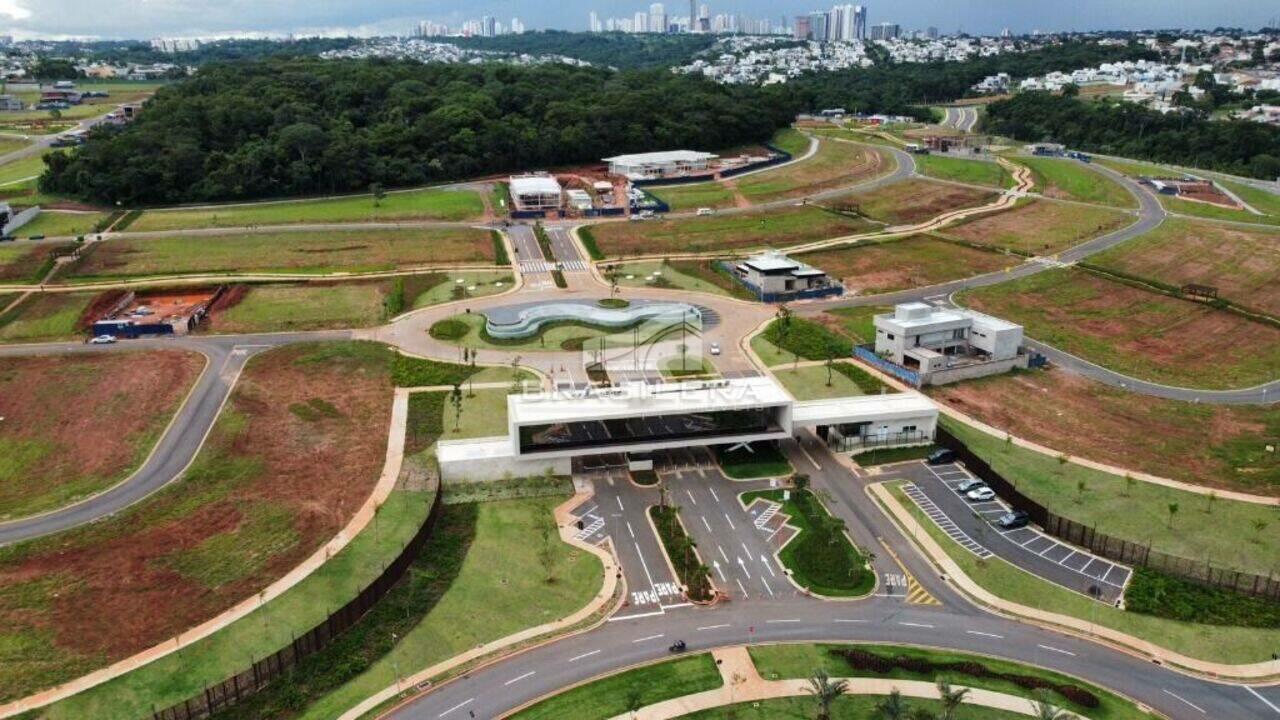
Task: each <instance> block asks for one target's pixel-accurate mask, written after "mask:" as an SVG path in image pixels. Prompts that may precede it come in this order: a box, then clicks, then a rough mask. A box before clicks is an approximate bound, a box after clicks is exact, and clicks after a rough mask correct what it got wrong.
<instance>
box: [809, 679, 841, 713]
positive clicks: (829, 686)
mask: <svg viewBox="0 0 1280 720" xmlns="http://www.w3.org/2000/svg"><path fill="white" fill-rule="evenodd" d="M807 690H808V692H809V694H810V695H812V696H813V697H814V698H815V699H816V700H817V701H818V720H829V718H830V717H831V703H833V702H835V701H836V699H837V698H839V697H840V696H841V695H844V694H845V693H846V692H848V691H849V682H848V681H847V680H836V681H834V682H832V680H831V677H830V676H829V675H827V671H826V670H822V669H819V670H817V671H815V672H814V673H813V675H812V676H811V677H810V678H809V687H808V688H807Z"/></svg>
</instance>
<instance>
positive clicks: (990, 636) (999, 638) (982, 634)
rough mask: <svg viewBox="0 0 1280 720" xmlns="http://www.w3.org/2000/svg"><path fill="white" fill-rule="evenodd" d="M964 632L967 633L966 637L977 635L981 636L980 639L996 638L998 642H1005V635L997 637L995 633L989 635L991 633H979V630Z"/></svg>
mask: <svg viewBox="0 0 1280 720" xmlns="http://www.w3.org/2000/svg"><path fill="white" fill-rule="evenodd" d="M964 632H965V634H966V635H977V636H979V637H989V638H995V639H997V640H1003V639H1004V636H1003V635H997V634H995V633H989V632H978V631H977V630H965V631H964Z"/></svg>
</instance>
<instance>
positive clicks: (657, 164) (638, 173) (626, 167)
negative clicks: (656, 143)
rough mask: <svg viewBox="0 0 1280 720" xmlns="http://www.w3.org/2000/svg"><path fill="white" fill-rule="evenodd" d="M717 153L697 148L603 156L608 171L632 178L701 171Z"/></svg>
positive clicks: (643, 178) (642, 178)
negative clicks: (607, 165)
mask: <svg viewBox="0 0 1280 720" xmlns="http://www.w3.org/2000/svg"><path fill="white" fill-rule="evenodd" d="M717 157H719V156H718V155H713V154H712V153H705V152H699V151H697V150H668V151H666V152H651V153H637V154H633V155H618V156H615V157H611V158H605V159H604V161H605V162H607V163H609V172H610V173H612V174H614V175H622V176H624V177H628V178H631V179H633V180H645V179H650V178H660V177H671V176H674V175H688V174H690V173H696V172H703V171H705V170H707V169H708V168H709V167H710V166H711V161H712V160H715V159H716V158H717Z"/></svg>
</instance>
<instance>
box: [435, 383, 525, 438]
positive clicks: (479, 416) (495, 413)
mask: <svg viewBox="0 0 1280 720" xmlns="http://www.w3.org/2000/svg"><path fill="white" fill-rule="evenodd" d="M510 392H511V391H510V389H509V388H480V389H478V390H473V391H470V392H468V390H467V384H466V383H463V384H462V414H461V415H457V414H456V413H455V412H454V408H453V403H452V401H451V400H446V401H445V403H444V408H442V410H443V411H442V413H441V422H442V427H444V434H443V435H441V436H440V439H441V440H468V439H471V438H481V437H493V436H495V435H505V434H506V433H507V395H509V394H510ZM472 395H474V397H472ZM455 426H456V427H457V430H455V429H454V427H455Z"/></svg>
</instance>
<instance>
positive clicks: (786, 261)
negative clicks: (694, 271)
mask: <svg viewBox="0 0 1280 720" xmlns="http://www.w3.org/2000/svg"><path fill="white" fill-rule="evenodd" d="M733 271H734V274H735V275H737V276H738V279H739V280H741V281H742V283H743V284H744V285H746V286H747V287H748V288H750V289H751V291H752V292H754V293H756V295H757V296H758V297H759V298H760V299H762V300H765V301H766V302H777V301H783V300H790V299H797V298H807V297H823V296H826V295H839V294H840V293H841V292H842V288H841V287H840V284H839V283H833V282H832V281H831V278H830V277H828V276H827V273H826V272H824V271H822V270H819V269H818V268H815V267H812V266H810V265H806V264H804V263H802V262H800V261H798V260H793V259H791V258H789V257H787V256H786V255H784V254H783V253H780V252H778V251H777V250H767V251H765V252H763V253H760V254H759V255H756V256H754V257H750V258H747V259H746V260H743V261H742V262H740V263H738V264H737V265H735V266H734V267H733Z"/></svg>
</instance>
